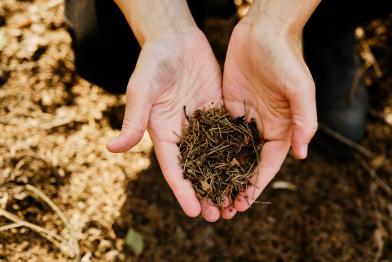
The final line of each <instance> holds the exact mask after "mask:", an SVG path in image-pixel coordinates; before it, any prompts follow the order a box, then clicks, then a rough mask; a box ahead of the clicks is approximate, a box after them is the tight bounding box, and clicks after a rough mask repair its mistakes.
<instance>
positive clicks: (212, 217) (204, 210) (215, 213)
mask: <svg viewBox="0 0 392 262" xmlns="http://www.w3.org/2000/svg"><path fill="white" fill-rule="evenodd" d="M201 215H202V216H203V218H204V219H205V220H206V221H207V222H215V221H217V220H218V219H219V216H220V213H219V209H218V208H217V207H216V206H214V205H213V204H212V203H211V202H209V201H208V200H206V199H204V200H201Z"/></svg>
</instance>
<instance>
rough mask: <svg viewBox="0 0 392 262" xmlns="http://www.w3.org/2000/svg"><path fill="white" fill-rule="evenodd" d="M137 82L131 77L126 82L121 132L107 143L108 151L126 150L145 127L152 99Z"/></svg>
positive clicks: (132, 144)
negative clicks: (127, 82)
mask: <svg viewBox="0 0 392 262" xmlns="http://www.w3.org/2000/svg"><path fill="white" fill-rule="evenodd" d="M137 83H138V82H136V81H133V80H132V78H131V80H130V82H129V84H128V89H127V94H126V107H125V114H124V120H123V125H122V128H121V133H120V135H119V136H118V137H117V138H115V139H114V140H112V141H110V142H109V143H108V144H107V148H108V150H109V151H110V152H113V153H120V152H125V151H128V150H129V149H131V148H132V147H134V146H135V145H136V144H137V143H139V141H140V140H141V139H142V137H143V134H144V132H145V130H146V129H147V124H148V118H149V114H150V110H151V106H152V99H151V98H150V95H149V94H148V93H147V92H146V91H143V90H145V89H143V88H144V87H143V86H142V85H141V84H139V85H138V84H137ZM136 90H138V91H136Z"/></svg>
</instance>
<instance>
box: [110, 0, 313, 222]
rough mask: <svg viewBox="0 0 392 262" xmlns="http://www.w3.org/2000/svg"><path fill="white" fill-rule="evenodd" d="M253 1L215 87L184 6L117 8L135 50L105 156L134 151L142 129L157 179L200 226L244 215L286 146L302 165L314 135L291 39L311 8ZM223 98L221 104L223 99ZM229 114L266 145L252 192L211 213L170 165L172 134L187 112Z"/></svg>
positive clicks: (152, 0)
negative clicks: (243, 118)
mask: <svg viewBox="0 0 392 262" xmlns="http://www.w3.org/2000/svg"><path fill="white" fill-rule="evenodd" d="M300 2H301V4H299V3H298V1H293V0H256V1H255V2H254V4H253V5H252V7H251V10H250V12H249V14H248V15H247V16H246V17H245V18H244V19H243V20H241V22H239V23H238V25H237V26H236V27H235V29H234V31H233V33H232V37H231V40H230V43H229V48H228V51H227V57H226V62H225V67H224V74H223V81H222V74H221V72H220V69H219V66H218V64H217V61H216V59H215V57H214V55H213V53H212V50H211V47H210V45H209V44H208V41H207V39H206V38H205V36H204V34H203V33H202V32H201V31H200V30H199V29H198V28H197V26H196V24H195V22H194V20H193V18H192V16H191V14H190V11H189V8H188V7H187V5H186V1H184V0H149V1H137V0H128V1H127V0H117V1H116V3H117V4H118V6H119V7H120V9H121V10H122V12H123V13H124V15H125V17H126V18H127V20H128V22H129V24H130V26H131V28H132V30H133V32H134V34H135V36H136V38H137V39H138V41H139V43H140V45H141V47H142V51H141V54H140V56H139V59H138V62H137V65H136V68H135V70H134V72H133V74H132V76H131V77H130V80H129V84H128V87H127V93H126V100H127V101H126V110H125V116H124V121H123V128H122V130H121V134H120V136H119V137H117V138H116V139H114V140H113V141H111V142H110V143H108V145H107V148H108V149H109V150H110V151H111V152H114V153H120V152H125V151H127V150H129V149H131V148H132V147H133V146H135V145H136V144H137V143H138V142H139V141H140V139H141V138H142V136H143V133H144V131H145V130H146V129H147V130H148V132H149V134H150V136H151V139H152V141H153V143H154V149H155V152H156V155H157V158H158V161H159V164H160V166H161V169H162V172H163V175H164V177H165V179H166V181H167V182H168V184H169V186H170V187H171V189H172V191H173V193H174V195H175V196H176V198H177V200H178V202H179V203H180V205H181V207H182V208H183V210H184V212H185V213H186V214H187V215H188V216H191V217H195V216H198V215H199V214H200V213H201V215H202V216H203V218H204V219H205V220H206V221H209V222H214V221H216V220H218V219H219V218H220V217H222V218H224V219H231V218H232V217H233V216H234V215H235V214H236V212H237V211H240V212H242V211H245V210H246V209H248V208H249V206H250V205H251V204H252V203H253V202H254V201H255V199H256V198H257V197H258V196H259V195H260V193H261V192H262V190H263V189H264V188H265V187H266V185H267V184H268V183H269V182H270V181H271V179H272V178H273V177H274V176H275V174H276V173H277V172H278V171H279V169H280V167H281V165H282V163H283V161H284V159H285V157H286V155H287V153H288V151H289V149H290V146H291V147H292V149H293V153H294V155H295V156H296V157H297V158H299V159H303V158H306V156H307V147H308V144H309V142H310V140H311V138H312V137H313V135H314V133H315V131H316V129H317V116H316V105H315V88H314V83H313V80H312V77H311V75H310V72H309V70H308V68H307V66H306V64H305V62H304V60H303V57H302V53H301V48H300V44H299V43H300V35H301V31H302V28H303V26H304V25H305V23H306V21H307V20H308V18H309V16H310V14H311V13H312V12H313V11H314V9H315V8H316V6H317V4H318V3H319V0H311V1H310V0H301V1H300ZM222 95H223V98H222ZM223 101H224V104H225V107H226V108H227V109H228V110H229V112H230V113H231V114H232V115H234V116H239V115H243V114H244V101H245V104H246V112H247V117H249V118H250V117H252V118H254V119H255V120H256V123H257V125H258V129H259V131H260V134H261V136H262V137H263V138H264V139H265V140H266V141H267V142H266V143H265V144H264V146H263V148H262V153H261V162H260V164H259V166H258V167H257V169H256V174H255V176H254V177H253V181H252V183H253V186H251V187H249V188H248V189H247V190H246V191H245V192H243V194H241V195H239V196H238V197H237V199H235V201H234V203H230V202H229V201H226V207H225V208H223V209H222V210H221V211H219V210H218V209H217V208H216V207H214V206H213V205H212V204H211V203H210V202H209V201H201V202H200V201H199V200H198V199H197V197H196V194H195V192H194V190H193V188H192V186H191V184H190V182H189V181H187V180H185V179H184V177H183V174H182V170H181V168H180V167H179V164H178V156H179V149H178V147H177V145H176V144H177V143H178V142H179V135H180V134H181V130H182V126H183V124H184V123H186V120H185V116H184V112H183V107H184V106H186V109H187V113H188V114H189V113H192V112H193V111H194V110H196V109H198V108H201V107H204V106H211V103H212V104H213V105H219V104H222V102H223Z"/></svg>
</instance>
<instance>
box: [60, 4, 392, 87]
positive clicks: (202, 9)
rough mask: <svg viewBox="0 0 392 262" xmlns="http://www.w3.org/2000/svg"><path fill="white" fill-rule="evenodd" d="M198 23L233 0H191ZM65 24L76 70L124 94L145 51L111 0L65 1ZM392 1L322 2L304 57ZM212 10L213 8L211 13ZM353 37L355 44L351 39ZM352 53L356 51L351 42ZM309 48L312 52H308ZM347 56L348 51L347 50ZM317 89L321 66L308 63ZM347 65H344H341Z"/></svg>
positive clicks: (385, 10) (226, 9) (225, 10)
mask: <svg viewBox="0 0 392 262" xmlns="http://www.w3.org/2000/svg"><path fill="white" fill-rule="evenodd" d="M188 2H189V6H190V9H191V12H192V14H193V16H194V18H195V20H196V23H197V24H198V25H199V26H200V27H202V25H203V21H204V19H205V17H206V16H207V15H208V14H211V13H212V14H213V15H223V16H230V15H233V14H234V13H235V6H234V1H233V0H215V1H207V0H204V1H203V0H189V1H188ZM65 4H66V5H65V15H66V22H67V24H68V26H69V31H70V34H71V37H72V47H73V49H74V52H75V58H74V59H75V66H76V70H77V72H78V73H79V74H80V75H81V76H82V77H84V78H86V79H87V80H89V81H91V82H93V83H95V84H97V85H100V86H102V87H103V88H105V89H107V90H110V91H112V92H125V89H126V86H127V83H128V79H129V77H130V75H131V73H132V71H133V69H134V67H135V64H136V61H137V58H138V55H139V52H140V47H139V44H138V43H137V41H136V39H135V37H134V35H133V34H132V31H131V29H130V28H129V26H128V24H127V22H126V20H125V18H124V16H123V15H122V13H121V12H120V10H119V9H118V7H117V6H116V5H115V3H114V1H112V0H83V1H80V0H65ZM391 6H392V1H390V0H376V1H372V2H371V3H369V2H367V4H365V3H362V2H361V1H355V2H354V1H352V0H351V1H348V0H347V1H339V0H325V1H322V2H321V4H320V6H319V7H318V8H317V10H316V11H315V13H314V14H313V15H312V17H311V19H310V21H309V22H308V24H307V25H306V27H305V30H304V47H305V57H308V56H311V55H312V53H314V52H312V48H313V49H318V48H319V46H320V45H323V46H328V45H329V44H331V43H333V42H334V41H339V40H340V39H341V38H345V37H347V34H346V33H347V32H350V34H351V35H352V36H354V28H355V27H356V26H357V25H359V24H361V23H364V22H367V21H369V20H371V19H374V18H377V17H380V16H386V15H388V14H389V13H390V12H391V11H392V7H391ZM210 10H213V11H212V12H210ZM350 39H351V40H350ZM350 39H349V40H347V41H348V43H347V45H348V46H349V47H348V48H349V50H348V51H351V49H353V45H351V46H350V44H349V42H350V41H353V39H354V38H353V37H352V38H350ZM308 50H309V52H308ZM346 53H347V52H346ZM307 61H308V62H309V67H310V70H311V72H312V74H314V75H315V76H316V77H315V81H316V86H317V79H318V77H317V72H318V71H317V70H316V68H317V64H314V63H312V60H311V59H309V60H307ZM341 66H342V67H343V65H341Z"/></svg>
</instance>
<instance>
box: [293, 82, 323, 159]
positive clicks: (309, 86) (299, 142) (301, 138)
mask: <svg viewBox="0 0 392 262" xmlns="http://www.w3.org/2000/svg"><path fill="white" fill-rule="evenodd" d="M294 89H295V91H293V92H291V94H290V95H289V96H290V99H289V101H290V108H291V113H292V119H293V127H292V135H291V147H292V149H293V153H294V156H295V157H296V158H298V159H304V158H306V157H307V154H308V144H309V143H310V140H311V139H312V138H313V136H314V134H315V133H316V131H317V112H316V97H315V87H314V82H313V81H311V80H310V81H307V82H305V83H304V84H302V85H301V86H296V87H295V88H294Z"/></svg>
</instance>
